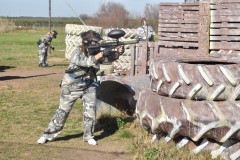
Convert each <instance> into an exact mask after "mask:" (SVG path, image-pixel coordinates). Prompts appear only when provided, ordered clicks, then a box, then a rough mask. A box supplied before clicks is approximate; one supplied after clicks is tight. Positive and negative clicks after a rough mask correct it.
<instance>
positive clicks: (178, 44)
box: [158, 41, 198, 48]
mask: <svg viewBox="0 0 240 160" xmlns="http://www.w3.org/2000/svg"><path fill="white" fill-rule="evenodd" d="M158 44H159V45H160V46H165V47H183V48H190V47H198V43H197V42H196V43H193V42H177V41H159V43H158Z"/></svg>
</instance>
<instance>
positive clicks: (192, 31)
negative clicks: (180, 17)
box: [158, 27, 198, 33]
mask: <svg viewBox="0 0 240 160" xmlns="http://www.w3.org/2000/svg"><path fill="white" fill-rule="evenodd" d="M158 31H159V32H184V33H197V32H198V27H197V28H162V27H161V28H159V29H158Z"/></svg>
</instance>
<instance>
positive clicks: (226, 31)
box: [210, 28, 240, 36]
mask: <svg viewBox="0 0 240 160" xmlns="http://www.w3.org/2000/svg"><path fill="white" fill-rule="evenodd" d="M210 35H235V36H237V35H238V36H239V35H240V29H228V28H220V29H210Z"/></svg>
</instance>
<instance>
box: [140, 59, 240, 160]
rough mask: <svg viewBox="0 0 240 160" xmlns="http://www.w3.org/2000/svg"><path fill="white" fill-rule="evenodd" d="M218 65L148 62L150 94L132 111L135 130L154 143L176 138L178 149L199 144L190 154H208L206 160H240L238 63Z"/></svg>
mask: <svg viewBox="0 0 240 160" xmlns="http://www.w3.org/2000/svg"><path fill="white" fill-rule="evenodd" d="M204 59H208V56H207V55H206V56H205V57H204ZM223 59H224V58H222V59H221V57H220V58H219V61H218V60H215V61H214V62H213V61H208V62H206V61H200V60H197V59H196V58H195V59H194V60H191V59H188V60H189V61H184V62H181V61H179V59H164V58H161V59H157V60H156V59H155V60H152V61H151V63H150V68H149V72H150V81H151V84H150V86H151V89H150V90H144V91H142V92H141V93H140V96H139V99H138V101H137V105H136V114H137V117H138V119H139V121H140V124H141V125H142V126H143V127H144V128H146V129H147V130H149V131H150V132H151V133H153V134H155V138H156V137H158V135H166V136H165V140H166V141H169V140H171V139H176V138H179V137H181V138H180V139H181V140H179V141H178V142H179V143H178V147H179V148H181V147H183V146H184V145H187V144H190V143H192V144H197V143H196V142H201V143H199V144H198V145H197V146H195V148H194V150H193V152H194V153H198V152H200V151H201V150H202V149H209V148H210V150H211V154H212V158H216V157H217V156H219V155H222V156H226V157H225V158H227V159H230V158H231V159H237V158H238V157H240V150H239V141H240V63H239V62H240V61H239V60H240V57H238V62H236V61H234V62H229V61H227V60H225V59H224V60H223ZM212 140H214V141H216V142H218V143H214V145H213V143H211V141H212ZM216 144H218V145H216ZM234 146H235V147H234Z"/></svg>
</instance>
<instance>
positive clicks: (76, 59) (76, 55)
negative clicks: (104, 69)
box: [70, 49, 98, 67]
mask: <svg viewBox="0 0 240 160" xmlns="http://www.w3.org/2000/svg"><path fill="white" fill-rule="evenodd" d="M70 63H71V64H72V65H76V66H78V67H79V66H81V67H92V66H93V67H95V66H97V63H98V61H97V60H96V58H95V57H94V56H86V55H85V54H84V53H83V52H82V51H81V50H80V49H76V50H75V51H74V52H73V53H72V56H71V60H70Z"/></svg>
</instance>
